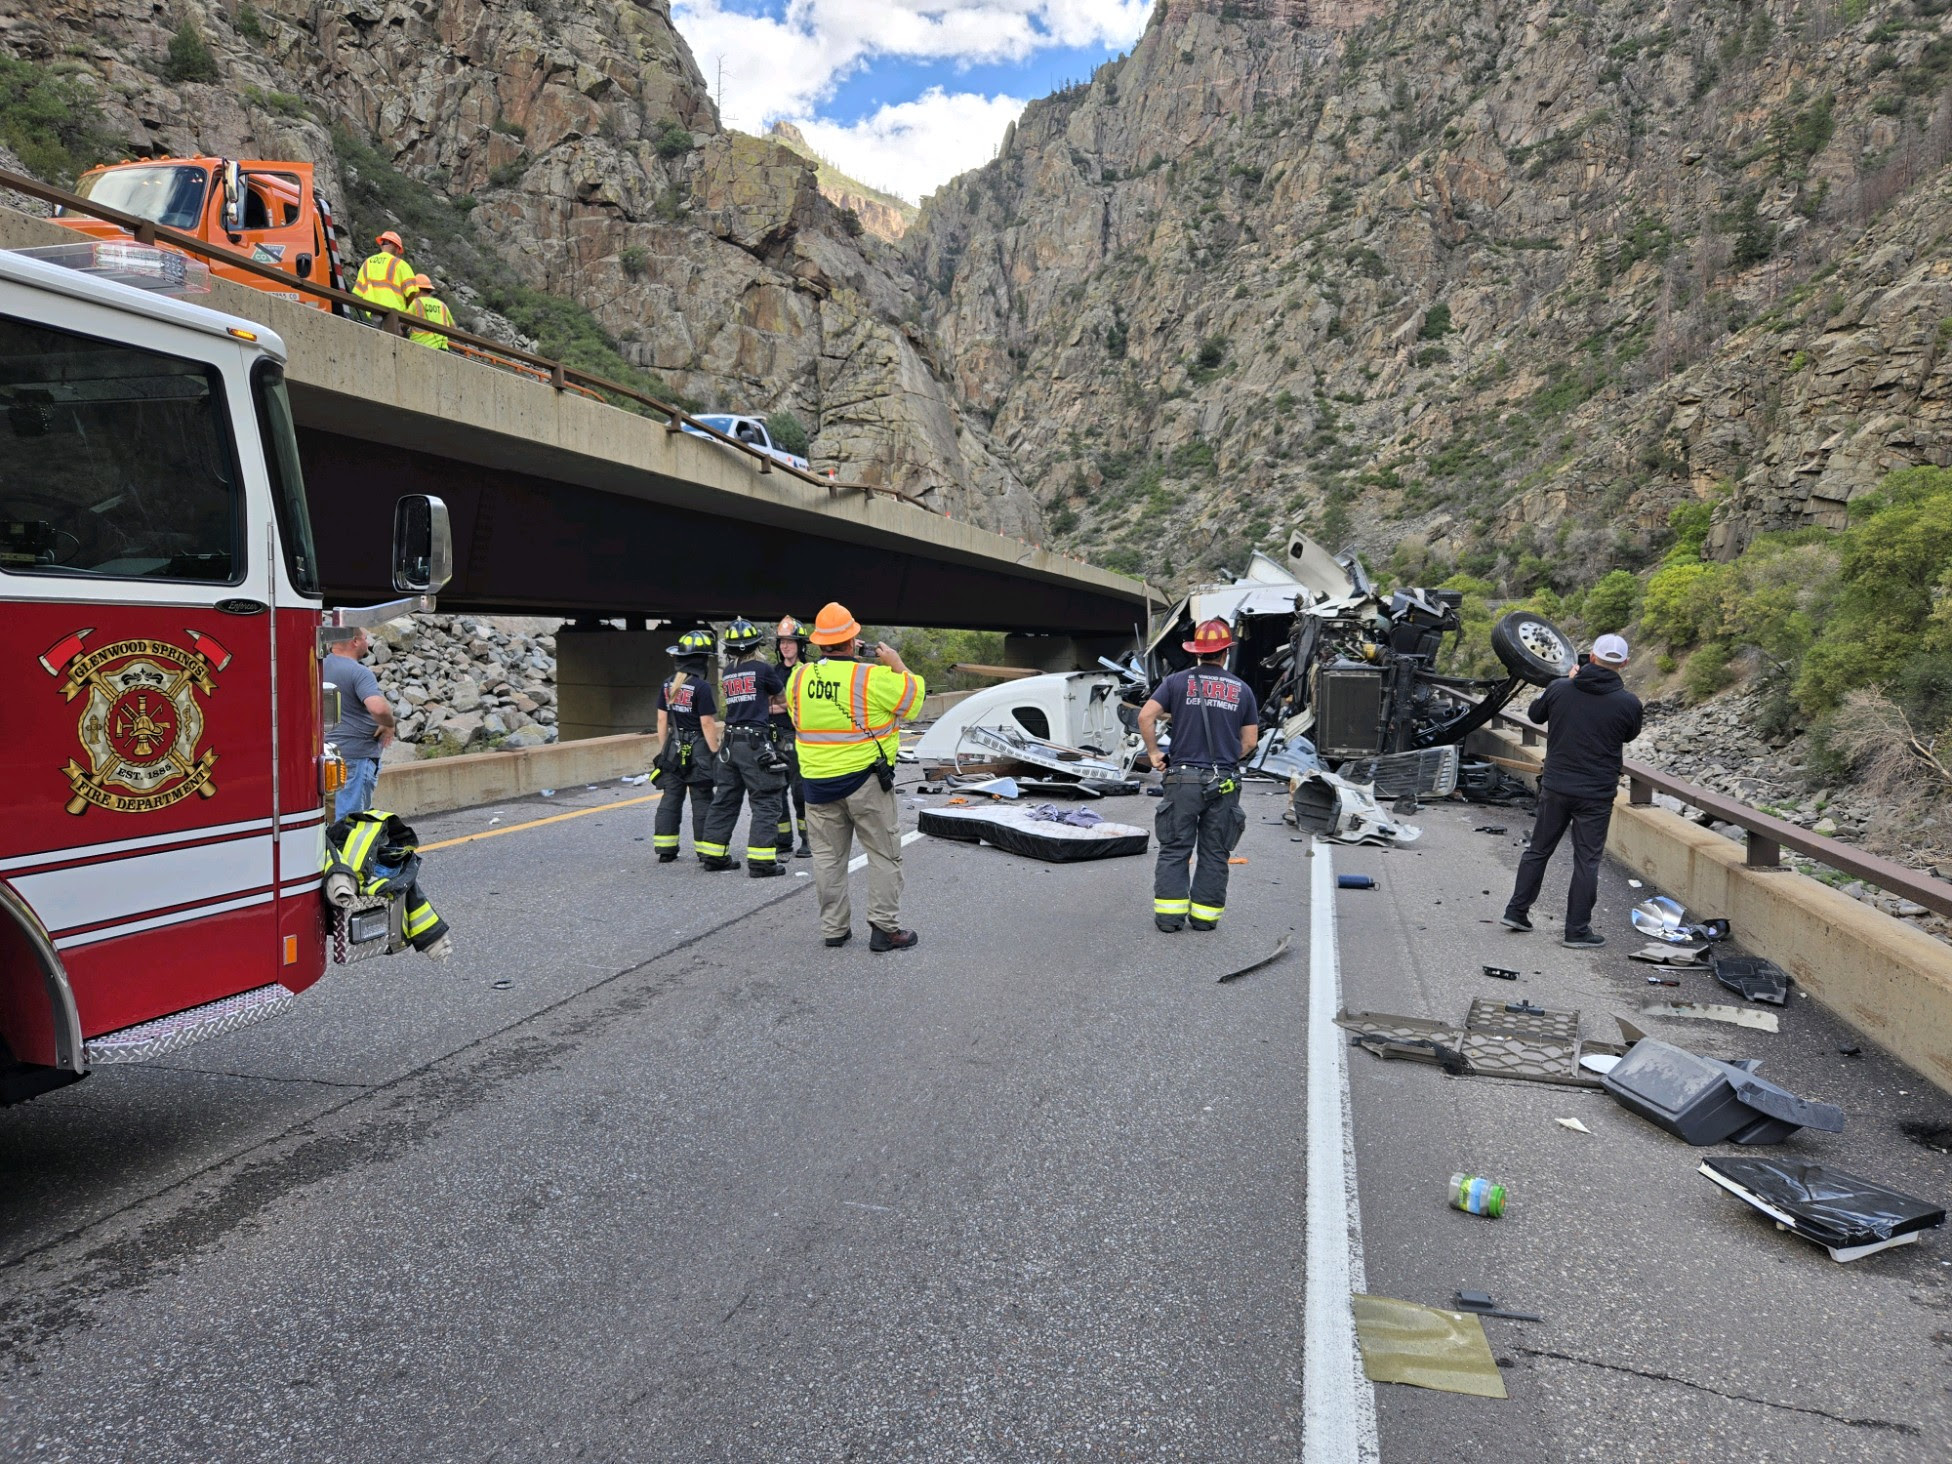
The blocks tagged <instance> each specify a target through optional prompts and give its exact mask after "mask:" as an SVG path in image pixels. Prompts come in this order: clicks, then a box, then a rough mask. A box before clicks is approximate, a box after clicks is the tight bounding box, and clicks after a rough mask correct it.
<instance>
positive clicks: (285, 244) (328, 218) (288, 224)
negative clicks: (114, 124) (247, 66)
mask: <svg viewBox="0 0 1952 1464" xmlns="http://www.w3.org/2000/svg"><path fill="white" fill-rule="evenodd" d="M75 192H76V193H78V194H80V195H81V196H82V197H83V198H86V199H88V200H89V201H90V202H91V203H97V204H101V205H103V206H104V207H106V208H112V209H119V210H120V211H121V212H123V213H126V214H133V215H135V216H136V217H137V218H141V219H146V220H148V221H149V222H150V223H153V224H161V225H163V226H164V227H166V228H171V229H180V230H181V231H182V232H184V233H186V234H194V235H196V236H197V237H198V238H199V239H202V240H204V241H206V242H207V243H210V244H215V245H218V246H220V247H224V248H230V249H235V250H237V251H238V252H240V253H243V254H248V255H249V256H250V257H251V258H252V259H253V260H255V261H256V262H257V263H259V264H262V265H267V266H269V267H270V268H272V269H277V270H282V271H283V272H285V273H286V274H289V275H292V276H294V277H296V278H298V279H302V280H309V281H311V282H312V283H313V284H317V285H330V286H332V287H333V288H335V289H340V290H343V289H346V288H347V283H348V282H347V279H346V274H345V271H344V269H343V268H342V267H341V265H340V261H339V250H338V245H337V243H336V242H335V240H334V238H333V225H332V210H331V207H330V206H329V205H328V204H327V203H326V201H325V196H324V195H323V194H321V193H320V192H319V191H318V188H317V186H316V184H315V182H314V180H313V175H312V165H311V164H310V163H295V162H266V161H255V162H237V161H233V160H230V159H226V158H145V159H143V160H142V161H140V162H133V163H115V164H113V165H111V166H109V167H104V168H91V169H89V170H88V172H86V173H84V174H82V176H81V181H80V182H78V183H77V184H76V185H75ZM55 219H56V221H57V222H59V223H62V224H65V225H67V227H69V228H71V229H77V230H79V231H80V232H82V233H84V234H89V235H92V236H93V237H95V238H98V239H108V238H125V237H127V231H126V230H124V229H121V228H118V227H117V226H116V225H114V224H111V223H108V222H106V221H104V220H102V219H94V218H89V217H88V216H87V215H85V214H79V213H69V212H67V211H65V210H57V211H56V213H55ZM164 247H168V246H167V245H165V246H164ZM210 270H211V273H212V274H215V275H218V276H220V277H221V278H223V279H227V280H234V281H235V282H236V283H238V284H240V285H249V286H250V287H251V288H252V289H254V290H263V291H265V292H267V293H269V294H274V295H282V296H284V297H285V298H287V299H292V300H297V301H300V302H302V303H304V304H307V305H313V306H316V307H318V308H319V309H321V310H325V309H331V308H333V307H332V306H331V304H330V302H329V301H325V300H322V299H320V298H319V297H318V296H316V295H311V294H307V293H306V292H304V291H302V290H280V289H279V288H278V286H277V285H276V283H274V282H273V281H271V280H268V279H266V278H264V276H262V275H255V274H252V273H250V272H249V271H247V270H241V269H238V268H237V267H235V266H234V265H228V264H224V263H222V262H220V261H214V260H213V261H211V262H210Z"/></svg>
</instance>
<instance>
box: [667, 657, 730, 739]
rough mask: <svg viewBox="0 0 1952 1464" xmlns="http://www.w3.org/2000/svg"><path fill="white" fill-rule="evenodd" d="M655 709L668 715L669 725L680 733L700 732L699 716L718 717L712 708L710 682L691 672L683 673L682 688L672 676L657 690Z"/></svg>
mask: <svg viewBox="0 0 1952 1464" xmlns="http://www.w3.org/2000/svg"><path fill="white" fill-rule="evenodd" d="M657 709H658V710H659V711H660V712H664V713H666V714H668V715H669V716H670V718H671V725H672V726H673V727H674V728H676V729H677V730H678V731H680V732H702V730H703V729H702V728H700V726H699V725H698V718H699V716H700V714H705V715H710V716H717V715H718V713H717V711H716V710H715V709H714V707H713V706H712V684H711V682H709V681H707V680H706V679H705V678H704V677H702V676H698V675H694V674H692V673H691V672H686V673H684V684H683V685H682V686H681V685H679V684H678V678H677V677H676V676H673V677H671V678H670V679H669V680H667V681H666V682H665V683H664V685H662V686H660V687H659V688H658V690H657Z"/></svg>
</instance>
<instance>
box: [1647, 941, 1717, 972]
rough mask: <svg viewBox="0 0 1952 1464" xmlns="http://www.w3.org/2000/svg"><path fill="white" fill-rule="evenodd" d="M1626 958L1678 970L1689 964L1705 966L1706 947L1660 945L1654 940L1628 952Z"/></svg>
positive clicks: (1706, 958) (1665, 968)
mask: <svg viewBox="0 0 1952 1464" xmlns="http://www.w3.org/2000/svg"><path fill="white" fill-rule="evenodd" d="M1627 959H1628V960H1629V961H1644V962H1646V963H1647V964H1648V965H1650V966H1659V967H1661V968H1663V969H1664V970H1669V971H1679V970H1683V969H1685V968H1687V967H1690V966H1697V967H1699V966H1706V965H1707V964H1708V947H1707V946H1674V945H1662V944H1660V943H1659V942H1655V943H1654V944H1652V945H1644V946H1642V947H1641V948H1640V949H1639V950H1637V951H1630V952H1628V954H1627Z"/></svg>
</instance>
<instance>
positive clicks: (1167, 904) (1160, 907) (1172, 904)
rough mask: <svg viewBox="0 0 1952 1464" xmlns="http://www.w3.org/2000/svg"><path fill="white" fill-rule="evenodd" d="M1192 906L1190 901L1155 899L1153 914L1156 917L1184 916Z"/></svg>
mask: <svg viewBox="0 0 1952 1464" xmlns="http://www.w3.org/2000/svg"><path fill="white" fill-rule="evenodd" d="M1191 905H1192V901H1190V900H1161V899H1158V898H1156V897H1155V898H1154V899H1153V901H1152V913H1153V914H1154V915H1184V914H1185V913H1186V912H1187V910H1188V909H1189V908H1190V907H1191Z"/></svg>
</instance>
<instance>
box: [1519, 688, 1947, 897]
mask: <svg viewBox="0 0 1952 1464" xmlns="http://www.w3.org/2000/svg"><path fill="white" fill-rule="evenodd" d="M1492 721H1493V722H1494V723H1505V724H1508V725H1510V726H1512V727H1515V728H1516V729H1517V730H1518V732H1519V735H1520V740H1521V741H1522V742H1523V744H1524V745H1525V746H1527V747H1536V746H1537V745H1538V741H1539V738H1540V737H1541V736H1542V735H1543V734H1544V733H1545V731H1546V729H1545V728H1544V727H1543V726H1541V725H1540V724H1539V723H1537V722H1534V721H1533V720H1532V719H1531V718H1530V717H1527V716H1525V715H1524V714H1523V713H1521V712H1514V711H1512V710H1510V709H1509V708H1506V709H1505V710H1502V711H1500V712H1499V713H1497V715H1496V716H1494V717H1493V718H1492ZM1622 766H1623V770H1624V772H1625V774H1626V779H1627V801H1628V802H1629V803H1631V804H1634V805H1636V806H1637V807H1643V808H1644V807H1646V806H1648V805H1650V804H1651V803H1653V801H1654V794H1655V793H1666V794H1667V795H1669V796H1670V797H1673V798H1678V799H1680V800H1681V802H1683V803H1685V804H1687V805H1688V806H1689V807H1691V808H1698V809H1700V810H1701V811H1702V812H1703V813H1706V814H1708V815H1710V816H1711V817H1713V818H1714V819H1715V820H1717V821H1718V822H1720V823H1727V824H1733V825H1735V827H1737V828H1739V829H1741V830H1742V832H1743V834H1744V835H1745V837H1746V851H1745V855H1744V859H1743V862H1744V864H1746V865H1747V867H1748V868H1750V869H1765V870H1766V869H1782V868H1784V867H1785V866H1784V864H1783V862H1782V851H1783V850H1785V849H1794V850H1795V851H1796V852H1797V853H1799V854H1806V855H1808V856H1809V857H1810V858H1812V859H1814V860H1816V861H1817V862H1818V863H1820V864H1825V865H1828V866H1829V867H1830V868H1832V869H1835V870H1838V871H1840V872H1842V873H1844V874H1848V875H1850V876H1851V877H1852V878H1854V879H1861V880H1863V881H1864V882H1865V883H1866V884H1870V885H1875V886H1877V888H1879V889H1881V890H1883V891H1885V892H1886V893H1887V894H1893V895H1898V896H1901V897H1903V898H1904V899H1907V900H1910V901H1911V902H1912V903H1913V904H1917V905H1923V906H1924V907H1925V908H1926V909H1927V910H1931V911H1935V912H1936V913H1938V914H1940V915H1946V916H1952V883H1947V882H1946V881H1945V880H1941V879H1934V878H1932V877H1931V876H1930V875H1928V874H1921V873H1919V872H1918V871H1917V870H1915V869H1907V868H1906V867H1905V866H1904V865H1902V864H1899V863H1896V862H1895V861H1893V860H1890V859H1881V858H1879V857H1878V856H1877V855H1875V854H1871V853H1867V852H1866V851H1865V850H1863V849H1860V848H1858V847H1857V846H1856V845H1854V844H1846V843H1844V842H1843V841H1842V840H1841V839H1833V838H1830V837H1829V836H1828V835H1826V834H1817V833H1812V832H1811V831H1810V830H1808V829H1805V828H1800V827H1798V826H1797V825H1796V824H1793V823H1790V822H1788V821H1787V820H1785V819H1780V818H1777V817H1775V816H1774V815H1773V814H1768V813H1764V812H1762V811H1761V810H1760V809H1756V808H1751V807H1749V805H1748V804H1746V803H1740V802H1738V801H1736V800H1735V799H1733V798H1730V797H1728V796H1727V795H1726V794H1723V793H1717V792H1715V790H1714V789H1712V788H1704V787H1702V786H1701V785H1700V784H1699V783H1690V782H1688V781H1687V779H1685V778H1677V777H1674V776H1672V775H1671V774H1668V773H1664V772H1662V771H1661V770H1660V769H1659V768H1656V767H1650V766H1649V765H1648V764H1646V763H1643V762H1636V761H1635V760H1634V759H1632V758H1627V759H1625V760H1624V761H1623V764H1622Z"/></svg>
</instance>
